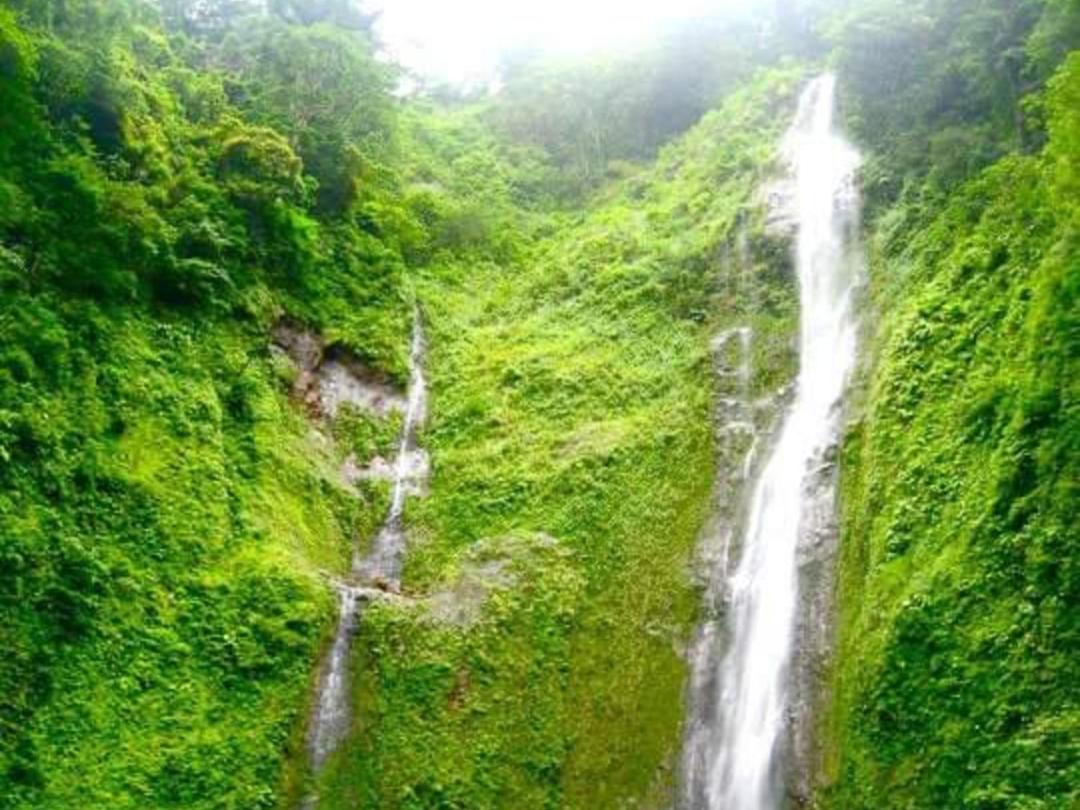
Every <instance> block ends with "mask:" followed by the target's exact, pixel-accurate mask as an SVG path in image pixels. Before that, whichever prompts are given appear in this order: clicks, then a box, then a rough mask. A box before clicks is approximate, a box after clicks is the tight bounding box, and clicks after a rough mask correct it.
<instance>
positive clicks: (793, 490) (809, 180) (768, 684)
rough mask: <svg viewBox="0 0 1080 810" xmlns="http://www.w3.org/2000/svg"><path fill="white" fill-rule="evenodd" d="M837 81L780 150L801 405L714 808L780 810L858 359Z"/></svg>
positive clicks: (747, 582) (728, 663)
mask: <svg viewBox="0 0 1080 810" xmlns="http://www.w3.org/2000/svg"><path fill="white" fill-rule="evenodd" d="M834 87H835V80H834V78H833V77H832V76H823V77H820V78H818V79H815V80H814V81H813V82H812V83H811V84H810V85H809V86H808V87H807V89H806V90H805V92H804V93H803V95H802V98H801V100H800V102H799V110H798V115H797V117H796V120H795V123H794V125H793V126H792V128H791V130H790V132H789V133H788V136H787V138H786V140H785V143H784V149H785V154H786V156H787V157H788V158H789V160H790V162H791V165H792V167H793V170H794V175H795V189H796V191H795V198H794V206H795V215H796V220H797V227H798V231H797V233H798V236H797V250H796V265H797V272H798V280H799V288H800V303H801V312H802V317H801V321H802V323H801V327H800V340H799V346H800V370H799V375H798V379H797V383H796V391H795V397H794V400H793V402H792V404H791V406H790V409H789V410H788V412H787V414H786V415H785V417H784V421H783V423H782V425H781V427H780V432H779V434H778V436H777V439H776V442H775V444H774V446H773V449H772V451H771V454H770V456H769V458H768V461H767V462H766V463H765V466H764V468H763V470H762V472H761V475H760V478H759V479H758V481H757V482H756V484H755V485H754V489H753V493H752V496H751V500H750V509H749V512H748V514H747V520H746V530H745V533H744V535H743V538H742V542H741V544H740V547H741V558H740V560H739V563H738V567H737V568H736V570H735V573H734V575H733V576H732V578H731V581H730V583H729V589H730V600H729V611H728V616H727V621H728V622H729V626H728V628H727V637H728V639H729V643H728V646H727V650H726V652H725V654H724V658H723V661H722V663H721V665H720V671H719V673H718V677H717V678H716V684H717V686H716V688H717V689H718V690H719V694H718V696H717V697H718V701H717V714H718V728H717V729H716V733H717V735H718V736H717V737H716V738H715V740H714V742H713V744H712V745H711V746H710V748H711V749H712V750H711V751H710V756H711V757H712V759H711V761H710V763H709V764H708V768H707V776H706V779H707V784H706V785H705V786H704V788H705V790H704V791H703V792H704V794H705V798H706V801H707V806H708V808H710V810H775V809H776V808H779V807H780V806H781V804H782V802H783V794H784V789H783V776H782V774H781V773H780V770H781V768H780V759H781V752H782V750H783V748H784V744H785V740H784V736H785V731H786V729H787V728H788V723H789V718H788V715H789V708H790V707H789V686H790V682H789V671H790V667H791V659H792V649H793V644H794V641H795V638H794V636H795V632H794V628H795V626H796V610H797V606H798V600H799V596H798V566H797V551H798V547H799V541H800V536H802V535H805V534H806V533H807V532H808V531H812V530H813V527H812V526H809V525H807V524H808V523H810V522H812V520H813V518H812V516H811V515H810V514H809V512H810V510H809V509H808V507H807V503H808V501H809V499H810V496H809V494H808V493H809V492H810V490H811V489H812V487H810V486H809V485H808V482H809V479H810V477H811V473H812V471H813V467H814V466H816V465H820V463H821V461H822V458H823V456H824V454H825V453H826V451H827V450H828V448H829V447H830V446H831V445H832V444H834V443H835V441H836V436H837V432H838V428H839V424H838V421H839V415H838V410H839V408H838V405H839V402H840V399H841V396H842V394H843V392H844V387H845V383H846V381H847V378H848V376H849V374H850V372H851V369H852V366H853V364H854V361H855V338H856V332H855V323H854V317H853V313H852V286H853V284H854V281H855V279H854V275H855V274H854V272H853V268H852V265H851V261H850V260H849V257H850V251H849V244H848V242H849V240H848V238H847V234H848V232H849V230H850V227H851V225H852V223H853V222H854V221H855V218H856V209H857V199H856V195H855V192H854V187H853V182H852V178H853V174H854V171H855V169H856V167H857V165H858V155H857V153H856V152H855V150H854V149H853V148H852V147H851V146H850V145H849V144H848V143H847V142H846V141H845V140H844V139H843V138H841V137H840V136H839V135H838V134H837V133H836V132H835V130H834V127H833V107H834Z"/></svg>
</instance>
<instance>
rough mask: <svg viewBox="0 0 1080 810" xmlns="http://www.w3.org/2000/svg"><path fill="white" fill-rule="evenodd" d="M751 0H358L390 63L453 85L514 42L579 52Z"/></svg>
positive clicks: (481, 75) (489, 68)
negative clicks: (372, 13) (372, 17)
mask: <svg viewBox="0 0 1080 810" xmlns="http://www.w3.org/2000/svg"><path fill="white" fill-rule="evenodd" d="M748 2H750V0H364V4H363V5H364V7H365V8H366V9H368V10H381V11H382V19H381V22H380V27H379V33H380V36H381V38H382V39H383V41H384V42H385V43H386V45H387V47H388V48H389V50H390V51H391V53H392V55H393V56H394V57H395V58H396V60H397V61H399V62H401V63H402V64H404V65H405V66H407V67H409V68H412V69H413V70H415V71H416V72H418V73H421V74H424V75H429V76H436V77H439V78H442V79H445V80H448V81H451V82H454V83H461V82H470V81H484V80H486V79H489V78H491V77H492V75H493V73H494V69H495V67H496V66H497V65H498V62H499V56H500V54H502V53H504V52H506V51H507V50H510V49H512V48H515V47H522V46H529V47H539V48H541V49H545V50H552V51H562V52H582V51H586V50H589V49H591V48H603V47H608V46H612V45H617V44H621V43H626V42H633V41H634V40H635V39H640V38H642V37H644V36H647V35H648V33H649V31H650V30H652V29H654V28H655V27H656V25H657V24H658V23H662V22H664V21H666V20H673V19H680V18H684V19H685V18H687V17H693V16H694V15H697V14H701V13H702V12H703V11H710V10H713V11H715V10H717V9H719V8H727V7H732V6H735V5H745V4H747V3H748Z"/></svg>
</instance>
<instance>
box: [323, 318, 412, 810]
mask: <svg viewBox="0 0 1080 810" xmlns="http://www.w3.org/2000/svg"><path fill="white" fill-rule="evenodd" d="M424 351H425V342H424V331H423V326H422V324H421V321H420V314H419V312H417V313H415V316H414V321H413V334H412V343H411V346H410V350H409V388H408V398H407V401H406V405H405V414H404V420H403V423H402V426H401V434H400V437H399V439H398V447H397V456H396V458H395V460H394V464H393V475H392V478H391V492H390V508H389V510H388V511H387V515H386V519H385V520H384V521H383V524H382V527H381V528H380V529H379V532H378V534H377V535H376V537H375V540H374V542H373V544H372V547H371V549H370V550H369V551H368V553H367V554H366V555H361V554H360V553H359V550H356V551H354V554H353V559H352V566H351V571H350V576H349V579H348V581H346V582H340V583H336V587H337V590H338V594H339V600H340V602H339V605H340V607H339V615H338V626H337V631H336V633H335V635H334V642H333V644H332V645H331V647H330V652H329V654H328V655H327V657H326V660H325V661H324V662H323V667H322V675H321V678H320V680H319V688H318V693H317V695H316V699H315V705H314V709H313V710H312V714H311V719H310V723H309V726H308V739H307V744H308V754H309V757H310V762H311V769H312V771H313V772H314V773H318V772H319V771H320V770H322V767H323V765H325V764H326V760H327V758H328V757H329V756H330V755H331V754H332V753H334V751H335V750H337V748H338V746H340V745H341V743H342V741H343V740H344V739H345V736H346V734H347V733H348V730H349V721H350V718H351V707H350V700H349V697H350V683H349V657H350V653H351V651H352V639H353V636H354V634H355V632H356V627H357V624H358V623H359V621H360V614H361V610H362V606H363V604H364V603H365V602H366V601H368V600H370V599H372V598H378V597H379V596H382V595H384V594H391V593H397V592H399V591H400V590H401V569H402V564H403V561H404V556H405V539H406V538H405V521H404V517H405V500H406V498H407V497H408V496H409V495H410V494H415V493H417V492H418V491H419V488H420V486H421V485H422V483H423V479H424V477H425V476H426V474H427V469H428V463H427V455H426V454H425V453H424V451H423V450H422V449H421V448H420V446H419V432H420V427H421V426H422V425H423V422H424V418H425V415H426V411H427V382H426V380H425V378H424V369H423V364H424ZM317 804H318V796H317V795H315V794H311V795H309V796H308V798H307V800H306V801H305V802H304V807H305V808H314V807H316V806H317Z"/></svg>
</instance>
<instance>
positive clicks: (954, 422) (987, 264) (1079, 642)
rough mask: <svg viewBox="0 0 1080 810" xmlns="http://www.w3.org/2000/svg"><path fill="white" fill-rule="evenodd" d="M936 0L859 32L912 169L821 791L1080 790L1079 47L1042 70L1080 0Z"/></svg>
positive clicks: (851, 803) (855, 473)
mask: <svg viewBox="0 0 1080 810" xmlns="http://www.w3.org/2000/svg"><path fill="white" fill-rule="evenodd" d="M885 5H886V6H887V4H885ZM933 5H934V7H935V8H934V9H933V11H930V10H929V9H928V16H927V17H925V18H921V17H916V18H914V19H915V20H916V22H915V23H913V24H912V25H913V26H915V27H917V28H919V29H920V30H921V31H922V33H921V34H920V35H919V36H920V37H922V40H921V41H922V42H924V44H926V45H928V47H924V48H913V47H910V46H911V42H910V41H908V40H907V39H906V38H907V37H909V36H913V35H914V33H913V32H914V29H912V28H909V29H906V30H905V29H903V27H902V26H893V25H891V24H890V25H882V27H881V28H880V29H878V30H877V33H876V34H874V33H871V29H870V28H868V25H870V24H880V22H879V19H878V18H876V17H872V18H871V21H867V20H865V19H860V20H858V21H857V22H856V23H855V27H854V28H853V29H852V30H849V31H848V32H847V33H846V34H844V35H843V36H844V37H845V42H844V45H843V46H842V47H841V59H842V64H845V65H847V67H846V71H845V75H847V76H849V77H850V82H849V85H850V87H851V90H852V93H853V95H852V99H853V106H854V116H855V119H854V120H855V122H856V126H857V127H858V128H859V129H860V131H861V132H863V133H864V136H865V137H866V138H867V140H868V142H869V143H870V144H871V145H872V146H873V147H874V148H876V149H877V150H878V151H877V152H876V156H877V157H876V160H875V164H874V166H872V167H871V169H870V177H871V178H873V179H880V178H881V177H882V176H883V174H882V172H883V171H885V170H887V171H889V172H892V176H893V177H905V176H906V181H905V187H904V189H903V192H902V194H900V197H899V200H897V201H895V202H892V203H891V204H890V201H889V198H888V196H886V197H881V198H878V200H876V203H877V207H876V208H875V212H876V216H875V218H874V219H873V221H872V223H871V233H872V237H873V239H872V242H871V246H872V251H871V267H870V271H871V274H870V282H871V283H870V293H871V301H870V308H871V309H872V311H874V312H876V313H879V317H880V322H879V323H878V324H877V329H876V337H875V338H874V340H873V358H872V365H871V367H870V368H869V369H868V379H867V383H868V389H867V390H866V392H865V404H864V405H863V406H862V410H863V411H864V413H863V414H862V415H861V418H860V420H859V421H858V422H857V424H856V425H855V427H854V429H853V430H852V432H851V434H850V436H849V438H848V441H847V445H846V447H845V450H844V465H843V469H844V472H843V475H844V491H843V499H842V501H843V505H844V515H843V518H844V538H843V559H842V563H841V569H840V582H839V586H840V605H841V614H840V639H839V640H840V647H839V651H838V654H837V657H836V663H835V673H834V683H833V688H834V691H835V694H834V695H833V705H832V707H831V711H830V713H829V714H828V715H827V716H826V723H827V727H826V730H825V735H824V738H825V739H824V742H825V745H826V755H827V757H828V768H827V776H828V781H829V783H830V786H829V789H828V790H827V791H826V794H825V796H824V798H823V804H824V805H825V806H828V807H836V808H844V810H852V809H853V808H878V807H883V806H888V807H897V808H904V807H912V808H914V807H957V808H960V807H965V808H967V807H970V808H1066V807H1073V806H1075V803H1076V802H1077V801H1078V800H1080V794H1078V793H1077V785H1080V756H1078V754H1080V751H1078V749H1077V739H1080V703H1078V693H1077V690H1076V684H1077V683H1078V682H1080V680H1078V679H1080V668H1078V663H1080V662H1078V658H1077V655H1076V650H1077V649H1078V646H1080V624H1078V622H1077V614H1076V611H1075V608H1074V607H1073V606H1075V605H1076V604H1077V603H1078V600H1080V591H1078V587H1080V578H1078V574H1080V572H1078V571H1077V556H1076V550H1077V543H1078V541H1080V536H1078V534H1077V525H1076V511H1077V502H1078V501H1077V498H1078V492H1077V481H1078V480H1080V477H1078V473H1080V470H1078V469H1077V459H1078V458H1080V454H1078V452H1077V451H1078V449H1080V448H1078V447H1077V437H1078V436H1080V411H1078V405H1077V390H1076V380H1077V378H1078V373H1080V367H1078V355H1080V332H1078V329H1080V321H1078V316H1080V302H1078V299H1077V293H1078V289H1077V284H1078V282H1080V264H1078V257H1080V250H1078V248H1080V244H1078V239H1080V218H1078V217H1080V208H1078V205H1077V201H1078V199H1080V198H1078V196H1077V194H1076V191H1077V189H1076V176H1077V171H1078V169H1080V148H1078V147H1080V144H1078V142H1077V133H1078V132H1080V121H1078V118H1077V113H1078V110H1080V95H1078V94H1080V60H1078V58H1077V54H1076V53H1073V55H1072V56H1070V57H1069V58H1068V59H1067V60H1066V61H1065V62H1064V64H1062V65H1061V67H1060V68H1059V69H1058V70H1057V71H1056V73H1054V74H1053V78H1052V79H1051V81H1050V82H1049V87H1048V89H1046V90H1045V92H1043V84H1042V83H1041V79H1042V78H1043V77H1044V76H1045V75H1046V74H1047V72H1048V71H1049V70H1051V67H1050V66H1051V65H1052V64H1053V63H1055V62H1060V61H1061V56H1062V54H1063V53H1064V52H1065V50H1066V49H1065V48H1064V47H1063V45H1064V44H1065V43H1070V42H1071V43H1072V45H1073V46H1074V47H1075V45H1076V44H1077V37H1076V34H1077V31H1078V29H1077V25H1078V22H1080V9H1078V8H1077V6H1076V4H1075V3H1073V4H1071V6H1070V4H1065V3H1047V4H1039V3H1016V4H996V5H995V6H994V7H990V6H988V4H983V3H974V2H968V3H965V2H960V1H959V0H958V1H957V2H952V3H944V4H936V3H935V4H933ZM897 10H898V7H895V8H893V9H889V8H887V7H886V8H885V9H884V10H883V11H884V13H890V14H894V15H895V12H896V11H897ZM876 13H881V12H876ZM909 13H910V11H909V8H908V6H907V5H905V7H904V12H903V14H904V15H908V14H909ZM1040 13H1041V14H1042V16H1041V18H1040V16H1039V15H1040ZM931 14H937V15H940V19H935V18H934V17H933V16H929V15H931ZM892 19H895V16H894V17H893V18H892ZM997 37H1005V40H1004V42H1005V44H1007V45H1008V47H1006V48H1004V49H1003V48H1002V44H1003V41H1002V40H1001V39H998V38H997ZM864 38H865V39H864ZM883 38H884V42H883V41H882V39H883ZM904 42H906V43H907V44H904ZM1010 43H1011V44H1010ZM875 51H876V52H877V55H875ZM901 52H902V53H903V54H904V58H903V62H902V64H901V65H899V66H898V65H896V64H891V65H889V66H886V65H885V64H884V61H882V60H894V57H895V56H896V54H898V53H901ZM1010 54H1011V56H1010ZM1025 54H1026V56H1025ZM1001 59H1005V60H1006V61H1008V60H1009V59H1013V60H1014V61H1015V64H1013V65H1012V66H1011V67H1010V68H1009V69H1007V70H1005V69H1002V65H1001V64H1000V62H995V61H993V60H1001ZM843 60H854V63H853V64H848V63H847V62H845V61H843ZM927 69H932V70H931V72H930V73H928V74H927V75H926V76H920V78H919V80H918V81H915V74H909V73H907V72H906V71H908V70H913V71H919V72H920V73H921V72H922V71H924V70H927ZM905 76H907V77H908V81H904V77H905ZM1022 77H1023V79H1022ZM1021 80H1023V81H1025V82H1030V84H1026V85H1023V86H1024V88H1025V91H1026V92H1027V93H1028V95H1026V96H1024V97H1018V96H1017V92H1018V87H1020V86H1021V84H1020V83H1021ZM884 82H892V84H890V85H886V84H884ZM871 110H873V111H874V112H873V113H870V112H869V111H871ZM862 116H866V117H865V118H863V117H862ZM1036 122H1037V124H1038V125H1037V126H1035V125H1036ZM1033 126H1035V129H1033V130H1029V129H1028V128H1029V127H1033ZM945 142H948V148H944V147H945V145H946V143H945ZM1043 143H1046V145H1045V148H1040V145H1041V144H1043ZM916 144H921V145H922V147H923V149H920V148H918V147H917V146H916ZM976 144H982V146H981V147H977V146H975V145H976ZM927 145H928V146H929V149H928V150H926V149H925V147H926V146H927ZM1009 151H1012V152H1014V154H1011V155H1008V156H1005V157H1001V158H1000V159H997V160H995V158H996V157H997V156H998V155H1001V154H1003V153H1006V152H1009ZM1023 152H1027V154H1023ZM916 156H918V157H917V159H916ZM960 158H962V159H963V163H962V165H960V164H958V163H957V160H958V159H960ZM987 164H990V165H988V166H987ZM984 167H986V168H984ZM890 196H891V195H890Z"/></svg>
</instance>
